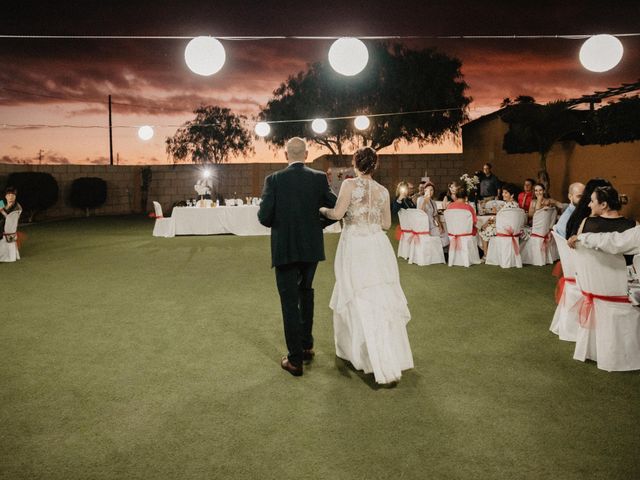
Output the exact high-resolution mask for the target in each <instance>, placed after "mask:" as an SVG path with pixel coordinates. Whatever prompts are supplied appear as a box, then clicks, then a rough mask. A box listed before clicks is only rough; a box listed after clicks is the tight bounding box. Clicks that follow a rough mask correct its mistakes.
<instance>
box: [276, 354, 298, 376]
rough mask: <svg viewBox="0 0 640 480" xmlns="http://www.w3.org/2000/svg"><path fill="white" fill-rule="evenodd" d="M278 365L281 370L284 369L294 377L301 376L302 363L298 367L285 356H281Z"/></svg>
mask: <svg viewBox="0 0 640 480" xmlns="http://www.w3.org/2000/svg"><path fill="white" fill-rule="evenodd" d="M280 366H281V367H282V369H283V370H286V371H287V372H289V373H290V374H291V375H293V376H294V377H301V376H302V365H300V366H299V367H297V366H295V365H294V364H293V363H291V362H290V361H289V359H288V358H287V357H282V360H281V361H280Z"/></svg>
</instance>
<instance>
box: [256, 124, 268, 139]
mask: <svg viewBox="0 0 640 480" xmlns="http://www.w3.org/2000/svg"><path fill="white" fill-rule="evenodd" d="M270 131H271V127H270V126H269V124H268V123H267V122H258V123H256V127H255V132H256V135H258V136H259V137H266V136H267V135H269V132H270Z"/></svg>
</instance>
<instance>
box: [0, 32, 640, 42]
mask: <svg viewBox="0 0 640 480" xmlns="http://www.w3.org/2000/svg"><path fill="white" fill-rule="evenodd" d="M594 35H597V34H582V33H581V34H553V35H548V34H538V35H519V34H513V35H364V36H358V37H357V38H359V39H360V40H430V39H432V40H437V39H443V40H493V39H495V40H508V39H516V40H518V39H522V40H536V39H566V40H585V39H587V38H591V37H593V36H594ZM610 35H612V36H614V37H638V36H640V32H631V33H611V34H610ZM193 38H196V37H193V36H185V35H27V34H17V35H16V34H0V39H33V40H192V39H193ZM215 38H217V39H218V40H229V41H260V40H338V39H340V38H343V37H339V36H322V35H317V36H304V35H271V36H219V37H215Z"/></svg>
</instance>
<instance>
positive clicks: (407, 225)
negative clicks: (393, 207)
mask: <svg viewBox="0 0 640 480" xmlns="http://www.w3.org/2000/svg"><path fill="white" fill-rule="evenodd" d="M408 212H409V210H408V209H406V208H403V209H401V210H400V211H399V212H398V219H399V220H400V240H398V257H400V258H404V259H408V258H409V246H410V245H411V233H412V232H413V223H412V221H413V218H412V217H411V216H410V215H409V213H408Z"/></svg>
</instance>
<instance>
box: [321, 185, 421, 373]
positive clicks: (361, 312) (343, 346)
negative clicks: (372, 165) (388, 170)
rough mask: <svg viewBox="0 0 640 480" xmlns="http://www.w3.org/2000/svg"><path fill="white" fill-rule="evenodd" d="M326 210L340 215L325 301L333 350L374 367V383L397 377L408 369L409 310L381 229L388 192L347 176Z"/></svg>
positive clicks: (364, 366)
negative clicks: (331, 283) (332, 280)
mask: <svg viewBox="0 0 640 480" xmlns="http://www.w3.org/2000/svg"><path fill="white" fill-rule="evenodd" d="M345 213H346V215H345ZM326 215H327V216H328V217H329V218H334V219H339V218H342V216H343V215H345V216H344V225H343V229H342V234H341V235H340V241H339V243H338V249H337V251H336V260H335V275H336V284H335V287H334V289H333V294H332V295H331V303H330V306H331V309H332V310H333V328H334V336H335V344H336V354H337V356H338V357H340V358H343V359H345V360H348V361H349V362H351V363H352V364H353V366H354V367H355V368H356V369H358V370H363V371H364V372H365V373H371V372H373V374H374V376H375V380H376V382H377V383H391V382H395V381H398V380H399V379H400V377H401V376H402V373H401V372H402V371H403V370H407V369H409V368H413V357H412V355H411V347H410V346H409V338H408V337H407V328H406V325H407V322H408V321H409V319H410V318H411V314H410V313H409V309H408V307H407V299H406V297H405V295H404V292H403V291H402V288H401V287H400V276H399V273H398V264H397V259H396V255H395V253H394V251H393V247H392V246H391V242H389V238H388V237H387V234H386V233H385V232H384V230H383V227H384V228H387V229H388V228H389V226H390V224H391V213H390V203H389V192H388V191H387V189H386V188H384V187H383V186H382V185H380V184H378V183H377V182H375V181H374V180H371V179H367V178H355V179H349V180H346V181H344V182H343V184H342V187H341V189H340V194H339V196H338V201H337V203H336V207H335V208H334V209H331V210H328V211H327V212H326Z"/></svg>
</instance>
